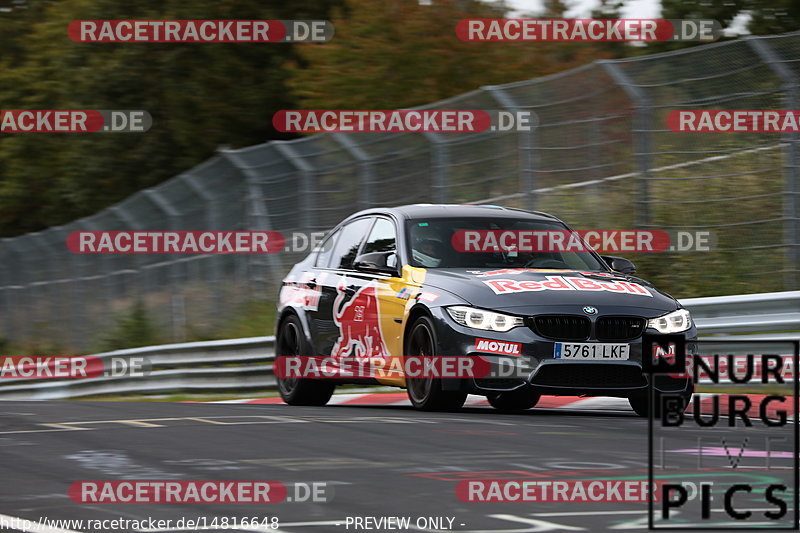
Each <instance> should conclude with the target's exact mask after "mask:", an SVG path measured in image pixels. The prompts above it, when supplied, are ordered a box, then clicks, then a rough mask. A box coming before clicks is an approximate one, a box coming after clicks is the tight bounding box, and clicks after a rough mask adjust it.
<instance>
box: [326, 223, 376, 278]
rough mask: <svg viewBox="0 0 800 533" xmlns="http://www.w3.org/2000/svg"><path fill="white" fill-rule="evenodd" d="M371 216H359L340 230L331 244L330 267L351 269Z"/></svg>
mask: <svg viewBox="0 0 800 533" xmlns="http://www.w3.org/2000/svg"><path fill="white" fill-rule="evenodd" d="M373 220H374V219H373V218H359V219H358V220H354V221H353V222H350V223H349V224H347V225H346V226H345V227H343V228H342V229H341V230H340V235H339V238H338V239H336V244H335V245H334V246H333V253H332V254H331V259H330V262H329V263H328V266H329V267H330V268H344V269H352V268H353V260H355V258H356V255H357V254H358V249H359V247H360V246H361V243H362V242H363V241H364V237H365V235H366V233H367V231H368V230H369V227H370V225H371V224H372V221H373Z"/></svg>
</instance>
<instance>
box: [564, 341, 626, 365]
mask: <svg viewBox="0 0 800 533" xmlns="http://www.w3.org/2000/svg"><path fill="white" fill-rule="evenodd" d="M630 354H631V347H630V345H629V344H603V343H595V342H592V343H589V342H557V343H555V347H554V348H553V356H554V357H555V358H556V359H574V360H593V361H594V360H601V361H626V360H628V359H629V358H630Z"/></svg>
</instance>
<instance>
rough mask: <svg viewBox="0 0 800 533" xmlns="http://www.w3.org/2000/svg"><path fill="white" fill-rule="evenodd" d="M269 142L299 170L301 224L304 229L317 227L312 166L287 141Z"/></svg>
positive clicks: (308, 229) (309, 229)
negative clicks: (301, 208) (301, 207)
mask: <svg viewBox="0 0 800 533" xmlns="http://www.w3.org/2000/svg"><path fill="white" fill-rule="evenodd" d="M270 144H271V145H272V146H274V147H275V150H276V151H278V152H279V153H280V154H281V155H282V156H283V157H285V158H286V160H287V161H289V163H291V165H292V166H293V167H294V168H296V169H297V170H298V172H300V191H299V192H300V201H301V202H302V206H303V216H302V220H303V226H305V229H306V231H311V230H314V229H318V228H317V227H316V217H315V216H314V211H316V205H315V199H316V198H315V197H314V193H313V190H312V189H313V185H314V183H313V176H314V167H312V166H311V165H310V164H308V162H307V161H305V160H304V159H303V158H302V157H300V156H299V155H297V153H296V152H295V151H294V148H292V147H291V146H289V141H272V142H271V143H270Z"/></svg>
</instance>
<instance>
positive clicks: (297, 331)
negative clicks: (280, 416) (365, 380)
mask: <svg viewBox="0 0 800 533" xmlns="http://www.w3.org/2000/svg"><path fill="white" fill-rule="evenodd" d="M310 354H311V350H310V349H309V348H308V343H307V342H306V338H305V335H304V334H303V326H302V324H301V323H300V319H299V318H298V317H297V316H295V315H291V316H289V317H287V318H286V320H284V321H283V323H282V324H281V328H280V330H278V338H277V339H276V342H275V359H276V360H277V359H278V358H279V357H288V356H301V357H302V356H308V355H310ZM276 380H277V382H278V391H279V392H280V393H281V398H283V401H284V402H286V403H287V404H289V405H316V406H318V405H325V404H326V403H328V400H330V399H331V396H332V395H333V391H334V389H335V388H336V385H334V384H333V383H328V382H325V381H322V380H319V379H307V378H278V377H276Z"/></svg>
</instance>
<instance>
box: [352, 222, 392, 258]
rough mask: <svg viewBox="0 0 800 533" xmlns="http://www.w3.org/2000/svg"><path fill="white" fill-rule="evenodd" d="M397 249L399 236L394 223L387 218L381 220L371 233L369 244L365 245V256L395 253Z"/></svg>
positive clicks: (368, 238)
mask: <svg viewBox="0 0 800 533" xmlns="http://www.w3.org/2000/svg"><path fill="white" fill-rule="evenodd" d="M396 249H397V235H396V233H395V229H394V223H393V222H392V221H391V220H388V219H385V218H379V219H377V220H376V221H375V225H374V226H372V231H370V232H369V237H367V242H366V243H364V250H363V251H362V252H361V253H363V254H369V253H372V252H394V251H395V250H396Z"/></svg>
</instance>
